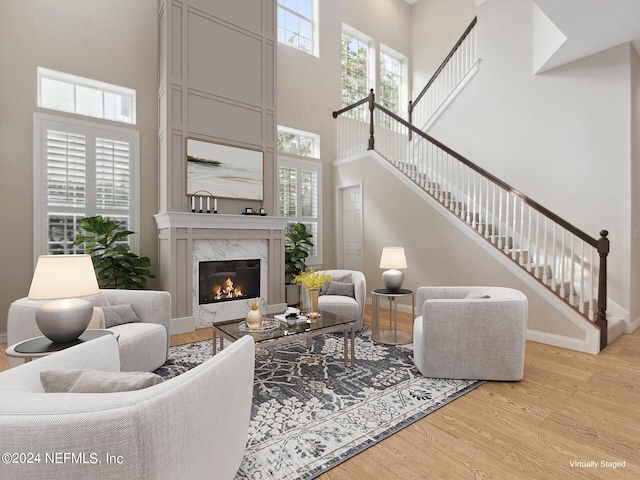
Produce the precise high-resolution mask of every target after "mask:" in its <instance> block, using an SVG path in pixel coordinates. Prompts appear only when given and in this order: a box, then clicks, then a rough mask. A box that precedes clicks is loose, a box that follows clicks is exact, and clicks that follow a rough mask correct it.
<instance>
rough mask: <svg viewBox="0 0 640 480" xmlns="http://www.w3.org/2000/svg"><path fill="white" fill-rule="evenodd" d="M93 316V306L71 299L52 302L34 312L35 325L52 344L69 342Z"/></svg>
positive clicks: (84, 327) (83, 329) (77, 299)
mask: <svg viewBox="0 0 640 480" xmlns="http://www.w3.org/2000/svg"><path fill="white" fill-rule="evenodd" d="M92 316H93V305H92V304H91V302H89V301H87V300H82V299H79V298H71V299H65V300H54V301H53V302H48V303H45V304H44V305H42V306H41V307H40V308H39V309H38V310H37V311H36V323H37V325H38V328H39V329H40V331H41V332H42V334H43V335H44V336H45V337H47V338H48V339H49V340H51V341H52V342H54V343H63V342H70V341H72V340H75V339H76V338H78V337H79V336H80V335H82V332H84V331H85V330H86V329H87V327H88V326H89V323H90V322H91V317H92Z"/></svg>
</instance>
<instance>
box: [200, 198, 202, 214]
mask: <svg viewBox="0 0 640 480" xmlns="http://www.w3.org/2000/svg"><path fill="white" fill-rule="evenodd" d="M200 213H202V197H200Z"/></svg>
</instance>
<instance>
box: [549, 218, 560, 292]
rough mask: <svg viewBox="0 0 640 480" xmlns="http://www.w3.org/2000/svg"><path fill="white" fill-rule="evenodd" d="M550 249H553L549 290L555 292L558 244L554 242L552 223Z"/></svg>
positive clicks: (554, 233)
mask: <svg viewBox="0 0 640 480" xmlns="http://www.w3.org/2000/svg"><path fill="white" fill-rule="evenodd" d="M551 248H552V249H553V254H552V257H553V260H552V265H553V274H552V275H551V290H553V291H554V292H555V291H556V287H557V285H556V278H557V276H558V275H557V273H556V272H557V271H558V255H557V253H558V252H557V250H558V243H557V242H556V223H555V222H553V231H552V240H551Z"/></svg>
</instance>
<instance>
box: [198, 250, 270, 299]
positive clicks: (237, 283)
mask: <svg viewBox="0 0 640 480" xmlns="http://www.w3.org/2000/svg"><path fill="white" fill-rule="evenodd" d="M198 284H199V295H198V299H199V304H200V305H205V304H209V303H220V302H231V301H234V300H246V299H249V298H258V297H260V259H251V260H213V261H204V262H199V264H198Z"/></svg>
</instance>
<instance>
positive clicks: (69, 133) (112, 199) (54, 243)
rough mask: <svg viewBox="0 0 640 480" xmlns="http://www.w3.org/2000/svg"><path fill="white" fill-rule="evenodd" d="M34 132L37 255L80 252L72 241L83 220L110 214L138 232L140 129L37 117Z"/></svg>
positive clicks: (81, 250)
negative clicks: (136, 196)
mask: <svg viewBox="0 0 640 480" xmlns="http://www.w3.org/2000/svg"><path fill="white" fill-rule="evenodd" d="M34 132H35V141H36V145H35V148H34V162H35V165H34V167H35V168H34V172H35V178H34V182H35V188H34V205H35V215H34V221H35V225H34V231H35V252H34V253H35V255H36V257H37V256H38V255H41V254H45V253H46V254H70V253H82V252H83V246H82V245H80V246H74V245H73V241H74V240H75V238H76V237H78V236H79V235H81V234H82V232H81V229H80V227H79V225H78V223H79V221H80V220H81V219H82V218H84V217H89V216H93V215H103V216H108V217H109V218H111V219H112V220H114V221H116V222H118V223H120V224H121V225H122V228H127V229H131V230H134V231H136V230H137V221H136V219H137V217H138V216H137V212H136V208H137V207H136V205H137V204H138V202H136V201H134V198H133V192H134V191H135V189H134V180H135V178H136V174H135V172H136V171H137V162H138V154H137V152H138V133H137V132H136V131H128V130H123V129H119V128H116V127H109V126H104V125H97V124H91V123H89V122H83V121H77V120H71V119H67V118H61V117H52V116H47V115H42V114H38V113H36V114H35V116H34Z"/></svg>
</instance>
